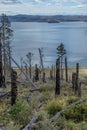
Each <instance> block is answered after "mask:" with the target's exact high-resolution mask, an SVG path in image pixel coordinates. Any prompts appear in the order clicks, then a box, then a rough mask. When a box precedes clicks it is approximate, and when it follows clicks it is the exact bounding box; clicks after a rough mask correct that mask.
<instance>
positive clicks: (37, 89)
mask: <svg viewBox="0 0 87 130" xmlns="http://www.w3.org/2000/svg"><path fill="white" fill-rule="evenodd" d="M35 91H41V89H40V88H36V89H32V90H29V92H35Z"/></svg>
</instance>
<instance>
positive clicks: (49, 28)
mask: <svg viewBox="0 0 87 130" xmlns="http://www.w3.org/2000/svg"><path fill="white" fill-rule="evenodd" d="M12 28H13V30H14V37H13V41H12V46H13V57H14V59H15V60H16V61H17V62H18V63H20V58H21V57H23V59H24V60H26V54H27V53H28V52H32V53H33V54H34V56H33V65H34V64H38V65H39V52H38V48H43V53H44V65H45V66H50V65H55V60H56V58H57V54H56V52H57V51H56V48H57V46H58V45H59V44H60V43H61V42H63V43H64V45H65V48H66V50H67V55H68V63H69V65H72V66H73V65H75V63H76V62H80V65H81V66H83V65H84V66H86V65H87V22H61V23H30V22H13V23H12Z"/></svg>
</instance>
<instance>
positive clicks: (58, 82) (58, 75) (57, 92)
mask: <svg viewBox="0 0 87 130" xmlns="http://www.w3.org/2000/svg"><path fill="white" fill-rule="evenodd" d="M55 95H60V58H58V59H57V60H56V88H55Z"/></svg>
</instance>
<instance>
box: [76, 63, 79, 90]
mask: <svg viewBox="0 0 87 130" xmlns="http://www.w3.org/2000/svg"><path fill="white" fill-rule="evenodd" d="M78 87H79V63H77V64H76V92H78Z"/></svg>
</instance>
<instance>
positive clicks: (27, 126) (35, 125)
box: [0, 14, 87, 130]
mask: <svg viewBox="0 0 87 130" xmlns="http://www.w3.org/2000/svg"><path fill="white" fill-rule="evenodd" d="M13 35H14V31H13V30H12V29H11V23H10V21H9V19H8V17H7V16H6V15H5V14H3V15H2V18H1V23H0V130H87V67H80V63H76V64H75V66H74V67H69V65H68V58H67V50H66V49H65V46H64V44H63V43H60V44H59V45H58V47H55V48H57V49H56V50H57V52H55V53H56V54H57V57H58V58H57V59H56V61H55V66H53V65H52V66H51V67H47V68H46V67H44V61H43V57H44V55H45V54H44V50H43V48H38V54H39V59H40V63H39V65H38V64H35V65H33V66H32V57H33V55H34V54H33V53H32V50H31V52H27V54H26V59H27V60H24V59H23V58H21V59H19V60H21V65H19V64H18V63H17V62H16V61H15V58H13V57H12V46H11V42H12V37H13ZM12 63H14V64H15V66H12Z"/></svg>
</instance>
